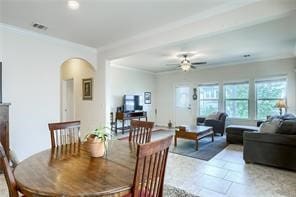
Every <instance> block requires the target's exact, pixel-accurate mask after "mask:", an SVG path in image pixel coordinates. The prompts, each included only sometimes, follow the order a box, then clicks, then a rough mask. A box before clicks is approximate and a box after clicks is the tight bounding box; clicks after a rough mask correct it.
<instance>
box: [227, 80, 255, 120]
mask: <svg viewBox="0 0 296 197" xmlns="http://www.w3.org/2000/svg"><path fill="white" fill-rule="evenodd" d="M240 84H248V98H247V99H240V98H234V99H227V98H226V91H225V88H226V86H227V85H240ZM227 100H228V101H248V117H247V118H242V117H229V118H234V119H244V120H246V119H249V118H250V82H249V81H237V82H227V83H224V84H223V105H224V109H223V110H224V112H225V113H227V112H226V101H227Z"/></svg>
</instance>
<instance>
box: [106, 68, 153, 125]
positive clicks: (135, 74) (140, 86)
mask: <svg viewBox="0 0 296 197" xmlns="http://www.w3.org/2000/svg"><path fill="white" fill-rule="evenodd" d="M110 75H111V76H110V77H111V89H110V91H111V101H110V108H111V111H113V112H115V111H116V107H119V106H122V99H123V95H125V94H126V95H141V96H144V92H151V104H144V105H143V110H144V111H147V116H148V121H155V111H154V110H155V104H156V76H155V74H153V73H148V72H144V71H136V70H132V69H126V68H120V67H115V66H111V67H110Z"/></svg>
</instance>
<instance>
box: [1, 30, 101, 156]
mask: <svg viewBox="0 0 296 197" xmlns="http://www.w3.org/2000/svg"><path fill="white" fill-rule="evenodd" d="M0 30H1V32H2V36H3V37H2V39H3V51H2V52H3V54H1V55H3V101H4V102H11V103H12V105H11V110H10V142H11V149H13V150H15V151H16V154H17V156H18V157H19V159H24V158H26V157H28V156H29V155H31V154H33V153H36V152H39V151H40V150H43V149H46V148H48V147H49V146H50V137H49V131H48V127H47V124H48V123H49V122H55V121H59V120H60V66H61V65H62V63H63V62H64V61H65V60H67V59H69V58H73V57H80V58H83V59H85V60H87V61H88V62H90V63H91V64H92V65H94V66H96V65H97V52H96V50H95V49H92V48H89V47H84V46H82V45H78V44H74V43H70V42H66V41H62V40H59V39H54V38H51V37H48V36H44V35H40V34H36V33H32V32H29V31H24V30H22V29H18V28H14V27H11V26H6V25H0Z"/></svg>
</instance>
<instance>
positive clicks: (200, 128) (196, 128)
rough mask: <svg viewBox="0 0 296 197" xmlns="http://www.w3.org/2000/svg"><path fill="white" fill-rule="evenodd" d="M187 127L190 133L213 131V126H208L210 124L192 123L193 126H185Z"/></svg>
mask: <svg viewBox="0 0 296 197" xmlns="http://www.w3.org/2000/svg"><path fill="white" fill-rule="evenodd" d="M183 127H185V128H186V132H189V133H197V134H199V133H204V132H210V131H213V127H208V126H196V125H191V126H183Z"/></svg>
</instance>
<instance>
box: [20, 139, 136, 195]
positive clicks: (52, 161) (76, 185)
mask: <svg viewBox="0 0 296 197" xmlns="http://www.w3.org/2000/svg"><path fill="white" fill-rule="evenodd" d="M136 152H137V144H135V143H130V142H127V141H120V140H112V141H109V142H108V143H107V148H106V153H105V155H104V157H101V158H94V157H91V156H90V155H89V153H88V151H87V145H86V144H81V145H79V144H72V145H67V146H60V147H57V148H53V149H48V150H45V151H42V152H40V153H37V154H35V155H33V156H31V157H29V158H27V159H25V160H24V161H22V162H21V163H20V164H19V165H18V166H17V167H16V168H15V171H14V175H15V178H16V182H17V185H18V187H19V189H20V190H21V191H22V192H23V193H24V194H25V195H26V196H122V195H124V194H126V193H129V192H130V190H131V187H132V184H133V177H134V171H135V165H136Z"/></svg>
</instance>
